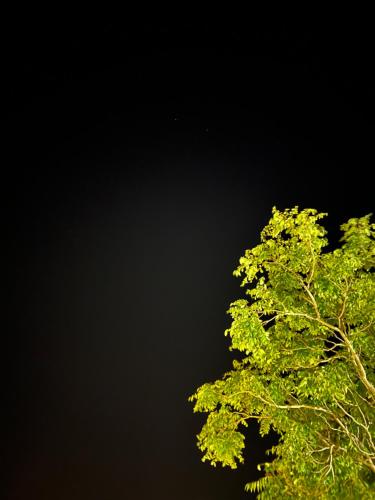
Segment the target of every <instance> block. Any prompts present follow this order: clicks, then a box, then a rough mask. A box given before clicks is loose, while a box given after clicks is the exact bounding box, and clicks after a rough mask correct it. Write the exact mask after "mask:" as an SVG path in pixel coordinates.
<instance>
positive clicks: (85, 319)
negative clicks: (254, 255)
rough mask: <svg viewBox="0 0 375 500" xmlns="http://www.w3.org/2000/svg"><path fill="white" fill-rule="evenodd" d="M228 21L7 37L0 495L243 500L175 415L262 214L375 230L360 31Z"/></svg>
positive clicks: (14, 22) (211, 369)
mask: <svg viewBox="0 0 375 500" xmlns="http://www.w3.org/2000/svg"><path fill="white" fill-rule="evenodd" d="M240 18H241V16H239V19H236V20H234V21H229V20H227V21H225V22H222V23H213V22H212V21H211V22H203V21H201V22H194V23H188V22H185V23H182V22H181V21H180V22H179V23H167V22H164V23H163V22H160V21H158V22H156V21H155V22H154V23H152V22H143V23H133V22H132V20H128V21H127V22H123V20H122V19H119V20H118V19H117V18H116V16H115V15H113V16H112V17H109V18H105V19H104V18H101V19H100V18H97V19H95V20H92V19H91V20H88V19H86V20H72V19H69V20H66V19H64V20H62V19H60V17H59V16H55V17H53V19H52V18H51V19H49V21H48V22H44V21H43V19H42V18H40V19H39V18H38V19H35V18H33V19H32V20H30V19H28V18H27V16H25V17H24V18H23V19H22V20H20V19H19V17H15V18H12V19H9V20H8V21H6V20H5V22H4V27H3V31H2V37H3V41H2V50H3V59H2V63H1V69H2V83H3V91H2V104H3V106H2V108H3V112H2V117H3V130H2V149H1V151H2V159H1V163H2V166H3V173H2V183H1V185H2V189H3V194H2V202H3V205H4V209H3V236H4V241H3V248H4V249H5V258H4V260H3V263H4V276H5V277H6V279H5V280H4V284H5V295H6V297H7V301H6V302H5V304H6V308H5V313H4V320H3V327H4V328H3V343H4V344H3V345H4V348H3V350H2V352H3V363H2V367H3V368H4V376H3V384H4V388H5V390H4V392H3V394H4V396H3V405H4V406H3V408H4V411H3V414H5V416H6V425H4V426H3V436H4V437H3V440H2V448H3V449H4V450H5V460H4V465H3V469H4V470H5V471H6V481H5V483H4V485H5V488H6V493H5V496H4V498H7V499H11V500H13V499H22V500H23V499H27V500H33V499H46V500H47V499H48V500H49V499H54V500H60V499H61V500H68V499H69V500H74V499H79V500H84V499H90V500H95V499H98V500H99V499H106V500H117V499H124V498H126V499H128V498H129V499H133V498H134V499H147V498H153V499H159V498H163V499H165V500H167V499H181V500H185V499H186V500H221V499H222V500H229V499H230V500H236V499H242V498H251V496H250V495H248V494H247V495H246V494H245V493H244V492H243V486H244V484H245V482H247V481H249V480H252V479H255V478H256V477H258V475H259V473H258V471H257V469H256V464H257V463H258V462H259V461H262V459H263V452H264V450H265V448H267V446H269V444H270V442H271V441H270V440H268V441H266V440H260V438H259V437H257V428H256V425H252V426H250V428H249V430H248V431H247V449H246V453H245V455H246V462H245V465H243V466H240V467H239V468H238V469H237V470H236V471H231V470H226V469H222V468H220V467H218V468H216V469H214V468H212V467H210V466H209V465H208V464H203V463H201V461H200V458H201V455H200V452H199V451H198V449H197V448H196V446H195V435H196V434H197V433H198V432H199V430H200V427H201V425H202V424H203V422H204V419H203V417H202V416H200V415H196V414H195V415H194V414H193V413H192V405H191V404H190V403H188V402H187V398H188V396H189V395H190V394H192V393H193V392H194V390H195V388H196V387H197V386H199V385H201V384H202V383H204V382H206V381H209V380H214V379H215V378H218V377H220V376H221V375H222V374H223V373H224V371H226V370H228V369H230V366H231V359H233V357H234V354H232V353H229V352H228V350H227V348H228V340H227V339H226V338H225V337H224V336H223V332H224V330H225V328H227V327H228V326H229V317H228V316H227V315H226V313H225V311H226V310H227V309H228V307H229V304H230V302H231V301H233V300H235V299H236V298H239V297H240V296H242V294H243V290H241V289H240V286H239V285H240V282H239V280H237V279H235V278H234V277H233V276H232V271H233V270H234V269H235V267H236V265H237V262H238V259H239V257H240V256H241V255H242V253H243V252H244V250H245V249H246V248H249V247H250V246H252V245H255V244H256V243H257V242H258V235H259V232H260V230H261V229H262V228H263V227H264V225H265V224H266V223H267V221H268V220H269V218H270V215H271V208H272V206H273V205H276V206H277V207H278V208H280V209H284V208H286V207H292V206H294V205H299V206H300V207H301V208H305V207H314V208H317V209H318V210H320V211H324V212H328V213H329V218H328V219H326V226H327V228H328V229H329V234H330V236H331V239H332V241H333V242H337V240H338V237H339V231H338V226H339V224H341V223H343V222H345V221H346V220H347V219H348V218H349V217H356V216H362V215H365V214H367V213H369V212H371V211H372V208H373V198H372V192H373V186H372V183H371V168H372V165H373V144H372V117H373V109H372V99H373V81H372V80H371V76H370V75H371V72H372V71H371V65H372V58H371V56H370V49H369V47H370V44H371V39H370V38H371V37H370V30H369V28H368V26H367V25H366V16H365V15H364V16H363V19H360V20H359V21H354V20H350V19H349V20H347V21H346V22H345V23H342V22H339V21H337V20H331V21H324V20H320V22H318V23H316V22H311V23H309V22H307V21H306V19H305V18H303V19H302V18H301V19H300V20H299V22H292V21H289V22H285V21H280V20H278V21H277V22H276V21H274V22H270V21H269V20H267V19H266V20H264V19H258V18H256V17H253V18H251V19H248V20H246V21H243V20H242V21H241V19H240ZM5 325H7V326H6V327H5Z"/></svg>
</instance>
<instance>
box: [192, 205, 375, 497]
mask: <svg viewBox="0 0 375 500" xmlns="http://www.w3.org/2000/svg"><path fill="white" fill-rule="evenodd" d="M325 215H327V214H322V213H318V212H317V211H316V210H314V209H304V210H301V211H300V210H299V209H298V207H295V208H292V209H287V210H285V211H284V212H280V211H279V210H277V209H276V208H273V211H272V218H271V220H270V221H269V223H268V225H267V226H266V227H265V228H264V229H263V231H262V233H261V243H260V244H259V245H257V246H255V247H254V248H252V249H250V250H246V252H245V255H244V256H243V257H241V259H240V263H239V267H238V268H237V269H236V270H235V271H234V275H235V276H241V277H242V286H244V287H246V296H247V299H240V300H237V301H235V302H233V303H232V304H231V305H230V309H229V311H228V312H229V313H230V315H231V317H232V320H233V321H232V323H231V326H230V328H229V329H228V330H226V332H225V335H228V336H229V337H230V339H231V346H230V350H238V351H240V352H241V353H242V354H241V359H239V360H235V361H233V369H232V370H231V371H229V372H228V373H226V374H225V375H224V376H223V378H222V379H221V380H217V381H216V382H213V383H206V384H204V385H202V386H201V387H199V388H198V390H197V391H196V392H195V394H194V395H192V396H191V397H190V398H189V400H190V401H192V402H194V404H195V405H194V411H196V412H207V413H208V416H207V420H206V422H205V424H204V426H203V428H202V430H201V432H200V434H199V435H198V436H197V437H198V447H199V448H200V450H201V451H202V452H203V453H204V456H203V458H202V460H203V461H205V460H208V461H209V462H210V463H211V464H212V465H214V466H215V465H216V464H217V463H221V464H222V465H223V466H229V467H231V468H236V467H237V464H238V463H242V462H243V455H242V452H243V449H244V446H245V442H244V441H245V437H244V435H243V433H242V432H241V430H242V429H243V428H242V426H245V427H246V425H247V421H248V420H249V419H256V420H257V421H258V423H259V430H260V435H262V436H265V435H267V434H268V433H269V432H271V430H272V431H274V432H276V433H277V435H278V436H279V438H278V443H277V445H275V446H273V447H272V448H271V449H270V450H268V451H267V453H268V455H271V456H273V457H274V458H273V459H271V460H270V461H269V462H266V463H263V464H259V465H258V469H259V470H262V471H263V473H264V476H263V477H262V478H260V479H259V480H258V481H253V482H251V483H248V484H247V485H246V486H245V489H246V490H247V491H252V492H258V498H261V499H275V498H287V497H292V498H303V497H305V498H319V499H325V498H342V499H344V498H350V499H353V498H361V499H366V498H375V496H374V491H375V447H374V441H375V438H374V430H373V427H372V423H373V421H374V416H375V415H374V401H375V387H374V385H375V376H374V361H375V346H374V321H375V307H374V306H375V279H374V274H373V272H372V271H373V267H374V264H375V244H374V236H375V224H371V223H370V215H367V216H365V217H362V218H353V219H350V220H349V221H348V222H347V223H346V224H343V225H342V226H341V230H342V231H343V236H342V238H341V240H340V242H342V245H341V247H340V248H337V249H335V250H333V251H327V249H326V248H324V247H326V246H327V245H328V241H327V239H326V237H325V235H326V230H325V229H324V228H323V227H322V226H321V225H320V224H319V222H318V221H319V220H320V219H321V218H322V217H324V216H325Z"/></svg>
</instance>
